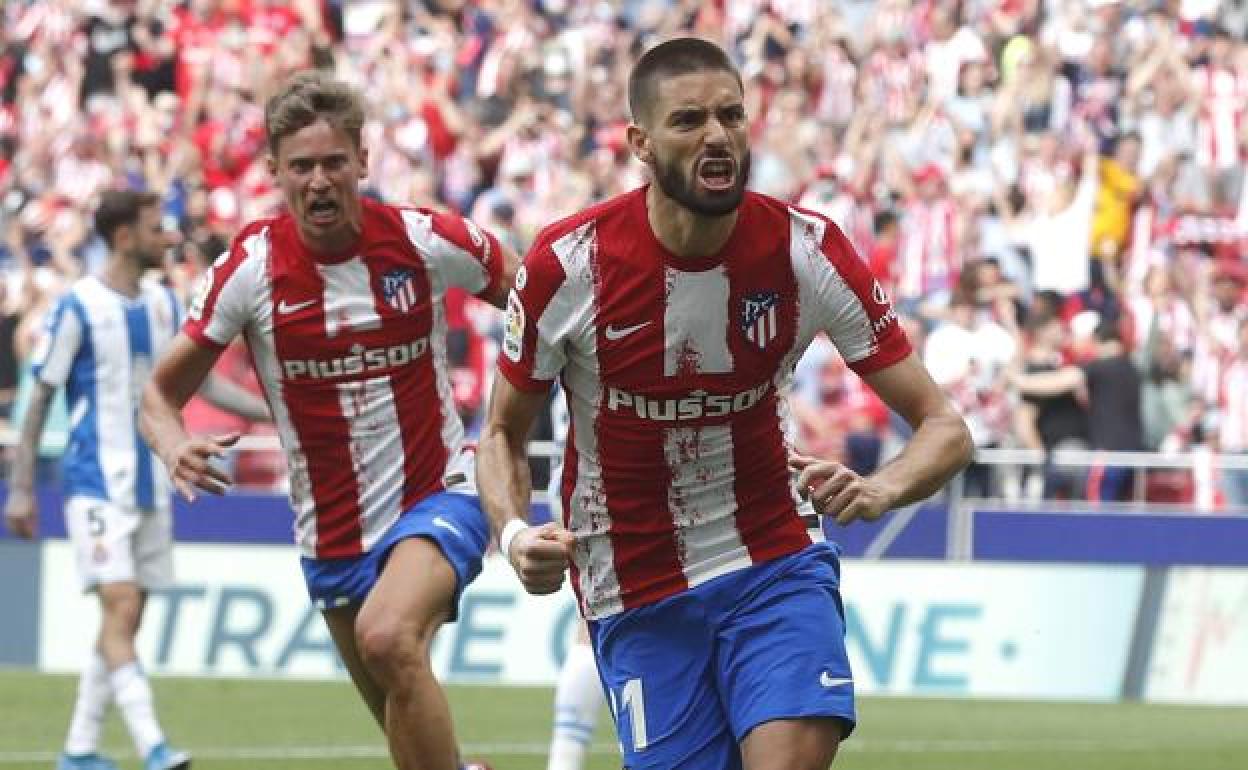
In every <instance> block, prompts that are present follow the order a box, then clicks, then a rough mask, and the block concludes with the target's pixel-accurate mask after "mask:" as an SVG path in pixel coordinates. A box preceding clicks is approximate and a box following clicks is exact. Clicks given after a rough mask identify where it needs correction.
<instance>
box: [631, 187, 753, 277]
mask: <svg viewBox="0 0 1248 770" xmlns="http://www.w3.org/2000/svg"><path fill="white" fill-rule="evenodd" d="M737 212H738V209H734V210H733V211H732V212H731V213H729V214H725V215H723V216H722V217H704V216H701V215H698V214H695V213H693V212H692V211H690V210H689V209H687V208H685V207H684V206H682V205H680V204H679V203H677V202H676V201H674V200H672V199H671V198H669V197H668V196H666V195H664V194H663V191H662V190H660V189H659V186H658V185H657V184H652V185H650V188H649V189H648V190H646V218H647V219H648V220H649V221H650V229H651V230H653V231H654V237H655V238H658V240H659V243H661V244H663V248H665V249H667V250H668V251H669V252H671V253H672V255H674V256H676V257H688V258H690V259H694V258H697V257H709V256H711V255H713V254H718V253H719V250H720V249H722V248H723V247H724V244H725V243H727V242H728V239H729V238H730V237H731V236H732V231H733V229H734V228H735V227H736V226H737Z"/></svg>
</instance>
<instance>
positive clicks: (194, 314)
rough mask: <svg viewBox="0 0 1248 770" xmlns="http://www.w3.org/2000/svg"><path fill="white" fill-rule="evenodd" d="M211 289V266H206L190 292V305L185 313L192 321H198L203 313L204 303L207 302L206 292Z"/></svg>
mask: <svg viewBox="0 0 1248 770" xmlns="http://www.w3.org/2000/svg"><path fill="white" fill-rule="evenodd" d="M211 291H212V268H211V267H210V268H208V269H207V270H205V271H204V272H203V275H201V276H199V278H198V279H196V281H195V289H194V291H192V292H191V306H190V307H189V308H187V310H186V315H187V317H189V318H190V319H191V320H192V321H198V320H199V319H200V318H201V317H202V316H203V315H204V305H205V303H207V302H208V293H209V292H211Z"/></svg>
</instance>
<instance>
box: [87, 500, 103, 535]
mask: <svg viewBox="0 0 1248 770" xmlns="http://www.w3.org/2000/svg"><path fill="white" fill-rule="evenodd" d="M102 512H103V511H102V510H101V509H100V507H99V506H92V507H90V508H88V509H87V532H89V533H91V537H99V536H100V535H102V534H104V517H103V516H102V515H100V514H101V513H102Z"/></svg>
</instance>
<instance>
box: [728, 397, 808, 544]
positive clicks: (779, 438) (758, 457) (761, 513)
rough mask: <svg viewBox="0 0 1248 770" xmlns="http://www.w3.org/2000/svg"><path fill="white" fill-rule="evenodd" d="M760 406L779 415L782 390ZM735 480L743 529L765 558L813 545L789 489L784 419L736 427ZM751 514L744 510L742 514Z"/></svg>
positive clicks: (743, 534)
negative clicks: (777, 398)
mask: <svg viewBox="0 0 1248 770" xmlns="http://www.w3.org/2000/svg"><path fill="white" fill-rule="evenodd" d="M754 409H755V410H756V411H757V412H759V414H760V415H761V414H763V413H766V414H769V415H775V414H776V394H775V392H774V391H773V392H771V393H769V394H768V395H767V398H765V399H763V400H762V402H760V403H759V404H758V406H756V407H754ZM732 463H733V467H734V468H736V469H737V473H736V478H735V479H734V480H733V482H734V484H733V486H734V488H735V490H736V495H737V512H738V513H737V532H738V533H739V534H740V536H741V542H742V543H744V544H745V547H746V548H748V549H749V551H750V559H752V560H753V561H754V563H756V564H757V563H761V562H764V561H769V560H771V559H775V558H778V557H780V556H784V555H786V554H790V553H793V552H795V551H800V550H801V549H802V548H805V547H806V546H807V545H810V536H809V535H807V534H806V525H805V524H804V523H803V522H802V519H801V518H800V517H799V516H798V515H797V506H796V505H795V504H794V502H793V497H792V496H791V494H790V492H789V460H788V449H787V445H786V444H785V441H784V434H783V433H782V432H781V430H780V421H779V420H778V419H776V418H775V417H774V416H773V417H772V418H771V419H769V420H761V419H756V420H749V421H746V420H738V421H736V422H734V423H733V426H732ZM743 513H744V514H745V515H742V514H743Z"/></svg>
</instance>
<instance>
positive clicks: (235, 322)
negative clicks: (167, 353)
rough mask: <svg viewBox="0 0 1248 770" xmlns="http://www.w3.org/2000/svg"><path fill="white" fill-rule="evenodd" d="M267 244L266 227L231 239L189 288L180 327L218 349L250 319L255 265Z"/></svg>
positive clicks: (236, 334)
mask: <svg viewBox="0 0 1248 770" xmlns="http://www.w3.org/2000/svg"><path fill="white" fill-rule="evenodd" d="M267 248H268V231H267V228H266V229H264V230H260V231H259V232H250V233H249V232H247V231H244V233H243V234H241V235H239V236H238V238H237V239H235V241H234V243H233V245H231V246H230V249H229V251H227V252H225V253H224V254H222V255H221V256H220V257H218V258H217V261H216V262H213V263H212V267H210V268H208V269H207V270H205V271H204V273H203V275H201V276H200V277H199V278H198V279H197V281H196V283H195V287H194V289H193V290H192V291H191V300H190V303H189V305H188V307H187V310H186V323H185V324H183V326H182V330H183V331H184V332H186V334H187V336H189V337H190V338H191V339H193V340H195V341H196V342H198V343H199V344H201V345H204V346H205V347H209V348H215V349H218V350H220V349H221V348H224V347H225V346H226V345H228V344H229V343H230V341H231V340H232V339H234V338H235V337H236V336H238V334H239V333H240V332H241V331H242V330H243V327H244V326H245V325H246V324H247V322H248V321H249V320H250V317H251V312H252V304H251V303H252V301H253V300H254V299H255V298H256V296H258V294H259V288H260V287H258V286H256V285H255V284H256V279H255V276H256V268H255V265H256V264H258V262H259V261H260V260H262V258H263V256H264V254H263V252H264V250H266V249H267Z"/></svg>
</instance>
